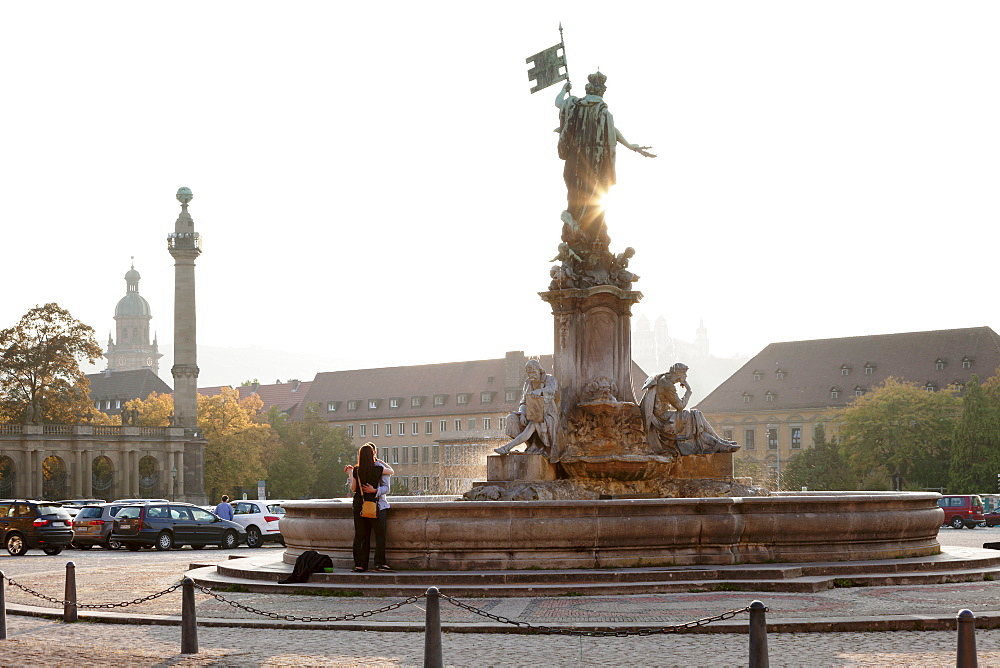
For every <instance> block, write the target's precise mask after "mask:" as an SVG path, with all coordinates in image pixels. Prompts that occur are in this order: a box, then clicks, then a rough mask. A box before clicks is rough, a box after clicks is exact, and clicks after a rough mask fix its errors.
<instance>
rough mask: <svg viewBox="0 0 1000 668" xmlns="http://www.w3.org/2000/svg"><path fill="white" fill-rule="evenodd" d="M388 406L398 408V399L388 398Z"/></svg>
mask: <svg viewBox="0 0 1000 668" xmlns="http://www.w3.org/2000/svg"><path fill="white" fill-rule="evenodd" d="M389 408H399V399H390V400H389Z"/></svg>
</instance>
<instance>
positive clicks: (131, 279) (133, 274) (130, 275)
mask: <svg viewBox="0 0 1000 668" xmlns="http://www.w3.org/2000/svg"><path fill="white" fill-rule="evenodd" d="M140 278H142V276H140V275H139V272H137V271H136V270H135V267H132V268H131V269H129V270H128V271H126V272H125V282H126V283H138V282H139V279H140Z"/></svg>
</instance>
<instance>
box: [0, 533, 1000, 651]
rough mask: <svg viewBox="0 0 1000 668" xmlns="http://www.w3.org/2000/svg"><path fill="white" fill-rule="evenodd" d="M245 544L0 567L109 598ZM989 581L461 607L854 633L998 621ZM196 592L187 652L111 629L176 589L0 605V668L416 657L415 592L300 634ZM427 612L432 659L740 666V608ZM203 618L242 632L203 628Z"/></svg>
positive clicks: (418, 614)
mask: <svg viewBox="0 0 1000 668" xmlns="http://www.w3.org/2000/svg"><path fill="white" fill-rule="evenodd" d="M992 534H997V535H1000V529H997V530H986V531H955V530H951V529H944V530H942V533H941V542H942V543H944V544H959V545H965V546H976V545H981V544H982V542H984V541H986V540H992V539H993V538H992V537H991V536H992ZM970 541H971V542H970ZM264 549H269V550H274V549H279V548H264ZM251 553H252V551H250V550H246V549H243V550H238V551H236V552H225V551H221V550H204V551H200V552H197V553H196V552H193V551H191V550H177V551H171V552H164V553H149V552H145V551H144V552H142V553H127V552H116V553H110V552H102V551H98V550H91V551H88V552H75V551H74V552H69V553H63V554H62V555H60V556H59V557H47V556H44V555H42V554H40V553H38V554H37V556H34V555H35V553H29V555H26V556H25V557H20V558H9V557H5V558H0V568H2V569H3V571H4V574H5V575H6V576H7V577H9V578H11V579H13V580H15V581H17V582H18V583H20V584H24V585H26V586H28V587H30V588H32V589H34V590H36V591H38V592H39V593H42V594H44V595H47V596H52V597H53V598H61V595H62V587H63V581H64V580H63V575H64V572H65V564H66V561H68V560H69V559H72V560H73V561H74V562H75V563H76V571H77V580H78V592H79V600H80V602H81V603H110V602H118V601H123V600H131V599H134V598H137V597H141V596H145V595H148V594H151V593H155V592H156V591H160V590H162V589H164V588H166V587H169V586H170V585H172V584H175V583H176V582H177V581H178V579H179V578H180V577H181V575H182V574H183V572H184V571H185V570H186V568H187V565H188V563H189V562H192V561H198V562H208V561H216V560H223V559H226V558H228V557H229V556H230V555H234V556H235V555H237V554H238V555H240V556H248V555H249V554H251ZM257 553H260V551H257ZM373 577H376V576H375V575H373ZM998 579H1000V574H998ZM997 587H998V584H997V583H996V582H993V581H986V582H983V581H979V582H960V583H954V584H946V585H926V586H907V585H903V586H897V587H854V588H843V589H831V590H826V591H821V592H815V593H808V594H798V593H773V592H742V591H732V592H730V591H724V592H689V593H673V594H650V595H627V596H570V597H539V598H514V599H501V598H489V597H488V596H486V597H484V598H463V599H462V601H463V602H465V603H468V604H470V605H472V606H475V607H476V608H479V609H482V610H485V611H488V612H489V613H490V614H492V615H496V616H499V617H507V618H510V619H516V620H517V621H519V622H528V623H530V624H533V625H548V626H583V627H591V628H593V627H601V626H605V625H606V626H609V627H615V626H626V627H646V628H651V629H655V628H658V627H663V626H666V625H669V624H673V623H678V622H684V621H689V620H693V619H697V618H701V617H705V616H709V615H714V614H718V613H720V612H723V611H725V610H728V609H732V608H743V607H745V606H746V605H748V604H749V603H750V602H751V601H752V600H754V599H759V600H761V601H763V602H764V603H765V604H766V605H768V606H769V608H770V612H769V613H768V622H769V624H772V625H776V624H780V623H782V622H789V621H795V620H801V621H810V620H811V621H814V622H822V621H824V620H827V621H828V620H831V619H853V620H855V621H857V622H858V623H859V624H860V627H864V626H865V624H866V623H867V622H866V621H865V620H878V619H885V618H887V617H911V618H917V617H926V618H941V619H948V618H953V617H954V615H955V614H956V612H957V611H958V610H959V609H961V608H969V609H971V610H973V611H975V612H976V613H977V616H979V617H994V618H995V617H997V616H1000V612H997V611H1000V596H998V593H1000V590H998V588H997ZM445 593H447V592H445ZM219 594H220V595H221V596H223V597H224V598H225V599H227V600H231V601H234V602H237V603H240V604H242V605H248V606H253V607H255V608H258V609H261V610H266V611H271V612H275V613H276V614H279V615H293V616H307V615H308V616H337V615H344V614H348V613H352V614H359V613H362V612H365V611H367V610H373V609H377V608H381V607H385V606H387V605H389V604H392V603H395V602H397V601H396V600H395V599H392V600H390V599H388V598H386V599H377V598H361V597H356V598H355V597H329V596H287V595H279V594H259V593H241V592H219ZM484 594H488V592H484ZM5 595H6V600H7V603H8V605H9V606H10V607H12V608H18V609H21V610H27V609H28V607H29V606H32V607H34V606H37V607H47V608H48V609H49V611H52V610H53V609H54V608H56V607H57V606H55V605H54V604H52V603H47V602H45V601H43V600H40V599H38V598H37V597H34V596H30V595H29V594H27V593H24V592H23V591H22V590H19V589H17V588H16V587H11V586H8V587H6V588H5ZM196 599H197V609H198V617H199V621H200V622H201V623H202V626H200V627H199V630H198V635H199V644H200V649H201V651H200V652H199V653H198V654H197V655H191V656H184V655H181V654H180V653H179V652H180V628H179V627H178V626H176V625H168V626H164V625H145V624H129V623H127V622H129V621H134V618H135V617H138V616H146V615H148V616H150V617H151V618H152V619H156V618H160V619H163V618H164V616H169V617H174V621H175V616H176V615H177V614H178V613H179V610H180V595H179V592H174V593H171V594H167V595H165V596H162V597H160V598H157V599H155V600H152V601H148V602H145V603H142V604H140V605H135V606H128V607H125V608H115V609H113V610H112V611H110V612H104V613H103V614H104V615H107V616H108V617H110V619H108V621H112V622H114V623H94V622H91V621H84V622H80V623H76V624H65V623H63V622H61V621H58V620H57V619H55V620H54V619H51V618H43V617H29V616H23V615H20V614H10V615H8V617H7V626H8V640H6V641H0V665H4V666H19V665H24V666H29V665H31V666H34V665H70V664H73V665H82V664H91V665H113V664H117V665H127V666H128V665H142V666H145V665H178V666H185V665H206V666H216V665H218V666H253V665H331V666H354V665H366V666H412V665H421V663H422V657H423V643H424V637H423V634H422V633H420V632H400V631H399V630H400V629H406V628H417V627H420V626H421V625H422V623H423V620H424V614H425V613H424V601H418V602H416V603H414V604H409V605H405V606H402V607H400V608H397V609H394V610H391V611H389V612H386V613H384V614H380V615H378V616H374V617H370V618H362V619H357V620H354V621H352V622H349V623H344V624H342V625H341V626H340V628H325V629H322V630H308V629H302V628H294V624H291V623H288V622H283V621H280V620H277V621H276V620H271V619H269V618H267V617H261V616H259V615H253V614H251V613H250V612H247V611H245V610H240V609H238V608H234V607H233V606H231V605H229V604H228V603H226V602H223V601H220V600H217V599H215V598H213V597H211V596H209V595H207V594H203V593H198V594H197V596H196ZM83 612H84V611H82V610H81V614H82V613H83ZM441 612H442V619H443V621H444V623H445V625H446V627H450V628H451V629H453V630H454V632H447V633H445V634H444V636H443V641H442V645H443V653H444V657H445V663H446V665H454V666H517V665H539V664H546V665H555V666H562V665H577V664H579V665H601V666H603V665H608V666H610V665H616V666H620V665H622V664H623V663H625V664H629V665H632V666H674V665H676V666H709V665H710V666H739V665H745V664H746V662H747V656H748V638H747V636H746V634H745V632H744V631H743V629H745V628H746V621H747V616H746V615H745V614H741V615H738V616H737V617H735V618H734V619H732V620H729V621H727V622H720V623H718V625H722V626H724V628H725V629H727V630H732V631H734V632H733V633H698V634H683V635H659V634H658V635H651V636H630V637H624V638H620V637H608V638H595V637H583V638H581V637H567V636H555V635H533V634H524V633H520V634H517V635H513V634H511V633H503V632H499V631H510V630H516V629H511V627H509V626H505V625H501V624H498V623H497V622H495V621H494V620H490V619H488V618H483V617H480V616H478V615H475V614H474V613H472V612H469V611H467V610H463V609H460V608H457V607H455V606H453V605H451V604H450V603H448V602H447V601H442V605H441ZM240 620H245V621H240ZM213 623H216V624H233V623H239V624H252V625H254V627H253V628H241V627H233V626H226V627H215V626H209V625H210V624H213ZM258 625H264V626H258ZM283 625H284V626H283ZM266 626H270V627H266ZM716 626H717V624H713V625H712V627H716ZM275 627H276V628H275ZM359 629H371V630H369V631H363V630H359ZM387 629H391V631H390V630H387ZM459 631H462V632H459ZM477 631H479V632H477ZM481 631H490V632H481ZM976 637H977V644H978V648H979V661H980V665H981V666H988V665H1000V630H982V629H981V630H979V631H978V632H977V636H976ZM768 644H769V650H770V657H771V664H772V665H775V666H783V665H790V666H798V665H803V666H842V665H843V666H861V665H864V666H885V665H893V666H897V665H915V666H945V665H949V666H950V665H954V662H955V647H956V634H955V632H954V631H920V632H912V631H909V632H907V631H897V632H889V633H886V632H855V633H771V634H770V635H769V637H768Z"/></svg>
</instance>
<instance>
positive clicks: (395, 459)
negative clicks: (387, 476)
mask: <svg viewBox="0 0 1000 668" xmlns="http://www.w3.org/2000/svg"><path fill="white" fill-rule="evenodd" d="M392 463H393V464H398V463H399V448H398V447H396V446H393V448H392Z"/></svg>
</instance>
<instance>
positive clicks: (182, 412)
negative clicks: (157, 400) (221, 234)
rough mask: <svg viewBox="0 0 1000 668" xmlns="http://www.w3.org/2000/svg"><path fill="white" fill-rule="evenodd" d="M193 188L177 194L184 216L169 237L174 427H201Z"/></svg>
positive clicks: (198, 245) (197, 247) (197, 245)
mask: <svg viewBox="0 0 1000 668" xmlns="http://www.w3.org/2000/svg"><path fill="white" fill-rule="evenodd" d="M192 197H193V195H192V194H191V189H190V188H181V189H180V190H178V191H177V200H178V201H179V202H180V203H181V214H180V215H179V216H178V217H177V222H176V223H175V224H174V231H173V232H172V233H171V234H169V235H167V250H169V251H170V255H171V256H172V257H173V258H174V366H173V367H172V368H171V369H170V373H171V374H172V375H173V377H174V425H176V426H178V427H184V428H185V429H186V430H190V431H194V430H197V428H198V343H197V327H196V323H195V312H196V311H195V299H194V294H195V293H194V261H195V260H196V259H198V256H199V255H201V236H200V235H199V234H198V233H197V232H195V231H194V220H192V218H191V214H189V213H188V202H190V201H191V199H192Z"/></svg>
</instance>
